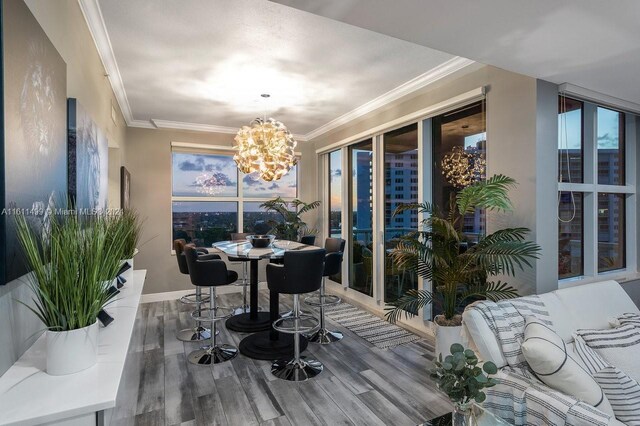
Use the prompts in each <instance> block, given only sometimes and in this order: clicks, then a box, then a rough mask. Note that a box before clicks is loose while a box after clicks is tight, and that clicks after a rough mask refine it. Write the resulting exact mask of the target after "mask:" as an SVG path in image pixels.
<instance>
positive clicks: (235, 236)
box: [228, 232, 251, 315]
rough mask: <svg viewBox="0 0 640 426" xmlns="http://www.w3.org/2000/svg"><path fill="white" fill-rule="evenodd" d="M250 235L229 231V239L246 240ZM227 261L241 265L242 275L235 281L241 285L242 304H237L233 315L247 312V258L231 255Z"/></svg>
mask: <svg viewBox="0 0 640 426" xmlns="http://www.w3.org/2000/svg"><path fill="white" fill-rule="evenodd" d="M249 235H251V234H249V233H233V232H232V233H231V234H230V237H231V241H238V242H240V241H247V237H248V236H249ZM228 258H229V262H231V263H236V264H237V263H240V264H241V265H242V276H241V277H240V280H239V281H238V282H237V283H236V285H237V286H242V306H238V307H237V308H236V309H235V310H234V311H233V314H234V315H240V314H246V313H247V312H249V304H248V303H247V288H248V287H249V272H248V266H247V265H249V259H245V258H242V257H233V256H228Z"/></svg>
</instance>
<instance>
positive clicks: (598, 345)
mask: <svg viewBox="0 0 640 426" xmlns="http://www.w3.org/2000/svg"><path fill="white" fill-rule="evenodd" d="M577 334H579V335H580V337H582V339H584V341H585V343H586V344H587V346H589V347H590V348H591V349H593V350H594V351H596V352H597V353H598V355H600V356H601V357H602V358H603V359H604V360H605V361H606V362H607V363H608V364H609V365H612V366H614V367H618V368H619V369H620V370H622V371H624V372H625V373H626V374H628V375H629V376H630V377H631V378H632V379H634V380H635V381H636V382H637V381H640V363H638V361H637V360H638V354H640V327H636V326H635V325H633V324H626V325H622V326H620V327H618V328H609V329H606V330H578V331H577Z"/></svg>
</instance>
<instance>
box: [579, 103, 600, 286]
mask: <svg viewBox="0 0 640 426" xmlns="http://www.w3.org/2000/svg"><path fill="white" fill-rule="evenodd" d="M596 113H597V107H596V106H595V105H593V104H591V103H588V102H585V103H584V104H583V114H584V115H583V129H582V135H583V153H584V157H583V158H584V168H583V170H584V182H585V183H586V184H587V185H586V188H585V189H586V191H585V193H584V215H583V225H582V226H583V238H584V256H583V262H584V265H583V270H584V275H585V276H588V277H594V276H596V275H597V274H598V192H597V184H598V145H597V143H596V135H597V134H598V132H597V128H596V127H597V118H596Z"/></svg>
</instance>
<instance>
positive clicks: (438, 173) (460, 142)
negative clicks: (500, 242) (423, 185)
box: [412, 101, 487, 240]
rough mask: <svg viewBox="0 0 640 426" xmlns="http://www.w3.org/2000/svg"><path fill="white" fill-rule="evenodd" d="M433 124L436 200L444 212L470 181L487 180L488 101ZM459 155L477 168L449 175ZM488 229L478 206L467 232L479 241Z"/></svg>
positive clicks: (468, 220)
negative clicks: (486, 105)
mask: <svg viewBox="0 0 640 426" xmlns="http://www.w3.org/2000/svg"><path fill="white" fill-rule="evenodd" d="M432 127H433V129H432V131H433V159H434V165H433V202H434V204H435V205H436V206H438V207H439V208H440V209H441V210H442V211H448V210H449V205H450V200H452V199H454V198H453V197H454V196H455V194H457V193H458V191H460V190H461V189H462V188H464V187H465V186H466V185H468V182H470V181H475V180H479V179H484V174H485V171H484V161H485V154H486V145H487V133H486V127H485V114H484V101H481V102H475V103H473V104H471V105H467V106H465V107H462V108H460V109H456V110H454V111H451V112H447V113H445V114H442V115H439V116H437V117H434V118H433V126H432ZM459 155H465V156H467V158H468V160H467V161H469V164H472V165H474V167H473V169H471V168H470V169H469V170H470V171H469V172H467V174H465V175H462V176H460V175H455V174H454V175H450V177H447V176H446V175H445V173H446V172H447V169H450V167H451V165H452V164H453V165H455V163H453V161H454V160H455V159H457V158H458V156H459ZM456 161H457V160H456ZM475 166H477V167H475ZM473 170H475V171H473ZM416 172H417V171H416ZM412 174H413V173H412ZM456 176H457V177H456ZM485 230H486V217H485V211H484V210H482V209H477V210H476V211H475V212H474V213H472V214H469V215H466V216H465V218H464V228H463V231H464V233H465V235H466V236H467V237H468V238H469V239H471V240H476V239H477V238H478V237H479V236H480V235H482V234H484V233H485Z"/></svg>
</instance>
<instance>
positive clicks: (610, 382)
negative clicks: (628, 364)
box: [593, 367, 640, 426]
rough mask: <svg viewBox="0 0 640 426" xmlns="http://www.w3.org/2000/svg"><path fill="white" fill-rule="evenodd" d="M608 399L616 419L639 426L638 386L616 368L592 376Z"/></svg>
mask: <svg viewBox="0 0 640 426" xmlns="http://www.w3.org/2000/svg"><path fill="white" fill-rule="evenodd" d="M593 377H594V379H596V381H597V382H598V384H599V385H600V387H601V388H602V390H603V391H604V394H605V395H606V396H607V398H608V399H609V402H610V403H611V407H612V408H613V412H614V414H615V415H616V419H618V420H620V421H621V422H623V423H625V424H627V425H632V426H640V385H639V384H638V382H636V381H635V380H633V379H632V378H631V377H629V376H627V375H626V374H624V373H623V372H622V371H620V369H618V368H616V367H607V368H605V369H603V370H602V371H600V372H598V373H596V374H594V376H593Z"/></svg>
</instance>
